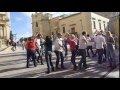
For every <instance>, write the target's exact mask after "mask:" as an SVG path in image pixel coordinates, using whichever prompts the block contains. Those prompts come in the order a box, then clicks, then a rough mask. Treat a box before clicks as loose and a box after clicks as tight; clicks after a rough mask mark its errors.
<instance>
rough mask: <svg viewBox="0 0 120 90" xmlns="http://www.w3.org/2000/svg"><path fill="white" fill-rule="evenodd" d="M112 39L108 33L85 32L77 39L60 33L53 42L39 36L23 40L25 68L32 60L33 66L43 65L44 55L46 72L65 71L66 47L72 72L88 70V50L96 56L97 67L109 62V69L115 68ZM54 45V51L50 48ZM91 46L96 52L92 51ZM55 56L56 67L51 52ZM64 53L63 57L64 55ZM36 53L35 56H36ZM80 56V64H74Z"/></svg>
mask: <svg viewBox="0 0 120 90" xmlns="http://www.w3.org/2000/svg"><path fill="white" fill-rule="evenodd" d="M114 44H115V41H114V38H113V36H112V34H111V32H110V31H107V32H106V33H105V34H103V32H102V31H97V32H96V33H95V34H94V35H92V36H90V35H89V34H87V33H86V32H82V35H81V36H80V37H79V38H78V35H76V34H69V33H66V34H65V36H64V37H63V36H62V34H61V33H58V34H57V37H56V39H55V40H54V41H53V40H52V38H51V36H46V38H45V39H43V36H42V35H41V34H37V35H36V36H32V37H29V38H28V39H26V40H25V44H24V46H25V48H26V51H27V68H29V63H30V61H31V60H32V61H33V63H34V66H35V67H36V66H37V63H41V65H43V59H42V57H43V56H44V55H45V60H46V63H47V72H46V73H50V72H51V71H54V70H55V69H57V70H58V69H66V67H65V65H64V59H65V57H67V55H68V51H69V50H68V45H69V46H70V51H71V63H72V64H73V70H75V71H76V70H77V69H79V70H80V69H86V68H88V65H87V62H86V57H90V54H89V50H91V53H92V56H93V57H95V56H96V55H97V56H98V66H99V67H101V66H103V65H104V63H105V62H109V67H111V68H115V67H116V61H115V48H114ZM53 45H54V49H53V48H52V46H53ZM93 46H94V47H95V49H96V52H94V51H93ZM53 50H54V53H55V55H56V65H55V66H54V65H53V62H52V52H53ZM63 52H65V55H64V53H63ZM36 53H37V55H38V56H37V55H36ZM77 56H81V59H80V62H79V64H78V65H77V64H76V57H77ZM60 60H61V67H59V62H60Z"/></svg>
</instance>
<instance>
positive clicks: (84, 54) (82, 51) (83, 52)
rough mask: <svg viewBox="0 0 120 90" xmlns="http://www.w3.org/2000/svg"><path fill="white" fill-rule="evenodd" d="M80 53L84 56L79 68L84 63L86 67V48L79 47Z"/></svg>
mask: <svg viewBox="0 0 120 90" xmlns="http://www.w3.org/2000/svg"><path fill="white" fill-rule="evenodd" d="M79 53H80V56H82V58H81V60H80V62H79V68H81V67H82V64H83V67H86V66H87V64H86V50H85V49H79Z"/></svg>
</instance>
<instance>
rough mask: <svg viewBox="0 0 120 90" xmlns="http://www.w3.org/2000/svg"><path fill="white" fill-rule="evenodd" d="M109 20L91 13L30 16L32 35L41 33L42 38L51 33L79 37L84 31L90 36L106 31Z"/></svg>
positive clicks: (38, 14) (37, 14) (36, 14)
mask: <svg viewBox="0 0 120 90" xmlns="http://www.w3.org/2000/svg"><path fill="white" fill-rule="evenodd" d="M108 23H109V19H108V18H105V17H103V16H100V15H98V14H95V13H93V12H80V13H76V14H72V15H61V16H58V17H54V18H52V15H51V14H43V13H35V14H33V15H32V30H33V34H36V33H41V34H43V35H44V36H46V35H50V34H51V33H52V34H54V35H56V33H58V32H61V33H62V34H63V35H64V34H65V33H66V32H69V33H76V32H77V34H78V36H79V35H81V32H82V31H86V32H87V33H89V34H90V35H91V34H93V33H94V32H95V31H96V30H103V31H105V30H108Z"/></svg>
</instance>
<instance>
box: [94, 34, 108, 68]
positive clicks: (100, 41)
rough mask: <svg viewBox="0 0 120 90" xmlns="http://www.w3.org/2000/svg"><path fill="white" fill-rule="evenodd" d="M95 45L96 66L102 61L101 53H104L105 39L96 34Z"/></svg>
mask: <svg viewBox="0 0 120 90" xmlns="http://www.w3.org/2000/svg"><path fill="white" fill-rule="evenodd" d="M95 45H96V49H97V53H98V65H99V66H101V65H102V61H103V53H104V46H105V45H106V42H105V38H104V37H103V36H102V35H101V33H100V32H98V34H97V36H96V38H95Z"/></svg>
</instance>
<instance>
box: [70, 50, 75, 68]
mask: <svg viewBox="0 0 120 90" xmlns="http://www.w3.org/2000/svg"><path fill="white" fill-rule="evenodd" d="M71 53H72V56H71V62H72V64H73V66H74V67H76V62H75V56H76V50H74V51H71Z"/></svg>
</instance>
